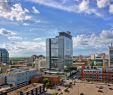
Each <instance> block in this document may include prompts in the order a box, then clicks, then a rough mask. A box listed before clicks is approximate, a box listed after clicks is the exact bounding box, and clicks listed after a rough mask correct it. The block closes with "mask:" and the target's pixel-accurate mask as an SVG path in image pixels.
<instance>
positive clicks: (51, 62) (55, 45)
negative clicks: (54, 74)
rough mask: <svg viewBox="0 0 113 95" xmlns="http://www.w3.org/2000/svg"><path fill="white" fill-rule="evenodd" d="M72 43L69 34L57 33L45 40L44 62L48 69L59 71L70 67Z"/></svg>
mask: <svg viewBox="0 0 113 95" xmlns="http://www.w3.org/2000/svg"><path fill="white" fill-rule="evenodd" d="M72 57H73V42H72V36H71V33H70V32H59V35H58V36H56V37H55V38H49V39H47V40H46V61H47V64H48V65H47V67H48V68H49V69H55V70H61V71H63V70H64V68H66V67H69V66H71V65H72Z"/></svg>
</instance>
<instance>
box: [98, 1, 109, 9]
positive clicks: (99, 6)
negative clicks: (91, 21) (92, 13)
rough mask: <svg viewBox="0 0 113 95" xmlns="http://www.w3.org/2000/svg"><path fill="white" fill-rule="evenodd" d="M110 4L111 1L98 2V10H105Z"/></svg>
mask: <svg viewBox="0 0 113 95" xmlns="http://www.w3.org/2000/svg"><path fill="white" fill-rule="evenodd" d="M109 4H110V1H109V0H97V7H98V8H104V7H106V6H107V5H109Z"/></svg>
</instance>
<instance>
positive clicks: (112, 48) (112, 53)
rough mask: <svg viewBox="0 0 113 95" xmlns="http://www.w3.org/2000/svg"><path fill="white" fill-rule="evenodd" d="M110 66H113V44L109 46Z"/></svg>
mask: <svg viewBox="0 0 113 95" xmlns="http://www.w3.org/2000/svg"><path fill="white" fill-rule="evenodd" d="M109 66H113V46H112V44H111V46H109Z"/></svg>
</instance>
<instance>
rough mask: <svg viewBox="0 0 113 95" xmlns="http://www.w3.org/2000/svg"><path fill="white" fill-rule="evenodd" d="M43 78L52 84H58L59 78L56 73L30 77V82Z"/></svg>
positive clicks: (40, 80) (37, 81) (36, 81)
mask: <svg viewBox="0 0 113 95" xmlns="http://www.w3.org/2000/svg"><path fill="white" fill-rule="evenodd" d="M44 78H47V79H48V80H50V82H51V84H52V85H57V84H60V82H61V78H60V77H59V76H56V75H44V76H35V77H33V78H32V79H31V83H40V82H42V81H43V79H44Z"/></svg>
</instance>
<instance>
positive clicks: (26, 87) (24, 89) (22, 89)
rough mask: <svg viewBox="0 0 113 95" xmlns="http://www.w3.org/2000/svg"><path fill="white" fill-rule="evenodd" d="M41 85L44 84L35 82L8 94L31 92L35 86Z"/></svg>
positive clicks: (18, 94) (16, 94) (15, 94)
mask: <svg viewBox="0 0 113 95" xmlns="http://www.w3.org/2000/svg"><path fill="white" fill-rule="evenodd" d="M40 86H43V84H39V83H33V84H30V85H27V86H24V87H22V88H19V89H17V90H15V91H12V92H9V93H8V94H7V95H20V92H23V93H26V92H29V91H31V90H33V89H35V88H38V87H40Z"/></svg>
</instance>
